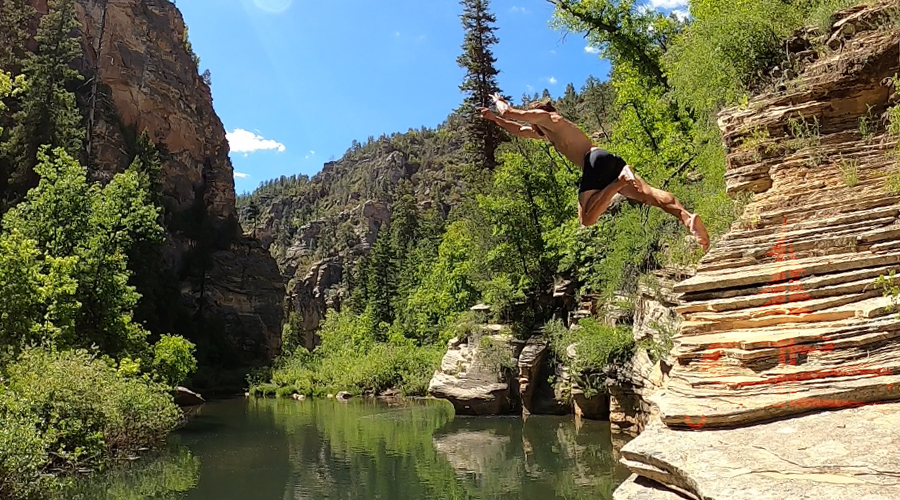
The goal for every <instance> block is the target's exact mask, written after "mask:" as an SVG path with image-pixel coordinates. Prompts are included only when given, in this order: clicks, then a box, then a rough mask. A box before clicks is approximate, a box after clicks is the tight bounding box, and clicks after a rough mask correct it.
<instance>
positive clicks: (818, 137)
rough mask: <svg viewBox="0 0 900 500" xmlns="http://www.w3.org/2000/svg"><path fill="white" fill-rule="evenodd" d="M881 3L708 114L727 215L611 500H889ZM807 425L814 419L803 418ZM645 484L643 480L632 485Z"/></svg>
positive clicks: (888, 191)
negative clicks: (822, 50) (822, 45)
mask: <svg viewBox="0 0 900 500" xmlns="http://www.w3.org/2000/svg"><path fill="white" fill-rule="evenodd" d="M897 7H898V5H897V2H889V3H880V4H877V5H875V6H871V7H865V8H854V9H850V10H848V11H845V12H843V13H840V14H839V15H838V16H837V19H838V21H837V22H836V23H835V25H834V27H833V29H832V32H831V33H829V34H827V35H826V37H825V38H824V40H825V42H826V44H827V45H828V46H829V47H830V48H831V49H833V50H832V51H831V52H828V53H827V54H822V55H821V56H813V57H812V59H813V60H807V61H806V62H805V63H804V64H805V68H804V69H803V72H802V73H801V75H800V76H799V77H798V79H797V80H795V81H793V82H791V84H790V85H788V86H786V87H784V88H782V89H781V90H777V91H773V92H770V93H765V94H763V95H760V96H758V97H756V98H754V99H752V100H751V101H750V102H749V104H748V105H747V106H745V107H741V108H733V109H728V110H725V111H724V112H723V113H722V114H721V115H720V119H719V126H720V128H721V130H722V134H723V138H724V142H725V147H726V152H727V159H728V169H727V173H726V182H727V187H728V192H729V194H732V195H738V194H740V193H746V192H749V193H750V194H751V198H750V201H749V203H748V205H747V206H746V208H745V211H744V214H743V216H742V217H741V219H740V220H739V221H738V222H737V223H736V224H735V225H734V226H733V227H732V228H731V231H730V232H729V233H728V234H727V235H726V236H725V237H723V238H722V240H720V241H719V242H718V243H717V244H716V247H715V248H714V249H713V250H712V251H710V252H709V253H708V254H707V255H706V257H705V258H704V259H703V261H702V263H701V266H700V268H699V269H698V272H697V273H696V274H695V275H694V276H693V277H691V278H689V279H687V280H685V281H682V282H680V283H679V284H677V285H676V286H675V288H674V290H675V292H677V293H679V294H680V297H679V302H680V305H679V306H678V307H677V312H678V313H680V314H681V315H682V317H683V319H684V321H683V322H682V325H681V328H680V331H679V334H678V336H677V337H676V340H675V347H674V350H673V353H672V357H673V359H674V367H673V368H672V370H671V372H670V373H669V377H670V378H669V379H668V382H667V385H666V386H665V388H664V389H663V390H661V391H659V392H657V393H656V394H654V395H653V396H651V397H650V400H651V402H652V403H653V404H654V405H656V406H657V407H658V409H659V419H658V420H657V421H655V422H654V423H652V424H651V425H650V426H649V427H648V429H647V430H646V431H645V432H644V433H643V434H642V435H641V436H640V437H638V438H637V439H636V440H634V441H632V442H631V443H630V444H629V445H628V446H626V447H625V449H623V452H622V453H623V457H624V459H623V462H624V463H625V464H626V465H627V466H628V467H629V468H630V469H631V470H632V472H634V473H635V476H634V477H632V479H631V480H629V481H628V482H626V483H625V484H624V485H623V486H622V487H621V488H620V489H619V490H617V492H616V498H617V499H619V500H625V499H633V500H637V499H664V498H665V499H668V498H697V499H704V500H706V499H729V500H740V499H745V498H746V499H754V500H762V499H768V498H772V499H775V498H779V499H780V498H791V499H795V498H796V499H801V498H809V499H813V498H815V499H830V498H835V499H837V498H866V499H872V500H875V499H888V498H900V480H898V477H900V469H898V467H897V464H898V463H900V461H898V458H900V456H897V452H896V450H897V449H898V447H897V445H898V444H900V418H898V413H897V410H898V409H900V405H897V404H884V405H875V406H872V405H873V404H875V403H883V402H889V401H894V400H898V399H900V340H898V338H900V316H898V314H897V311H896V310H895V309H894V308H893V307H892V306H893V304H892V300H891V299H890V298H886V297H884V291H883V289H882V287H881V286H880V285H879V284H877V283H876V280H877V279H878V278H879V277H882V276H890V275H891V273H892V272H893V271H896V270H898V269H900V242H898V241H897V238H898V236H900V221H898V216H900V196H898V192H897V191H898V189H897V186H894V184H897V182H896V180H894V179H895V178H898V179H900V169H898V163H897V157H896V154H895V153H896V151H897V140H896V138H895V137H891V136H890V135H889V134H887V133H886V132H885V128H884V126H879V127H878V128H877V130H876V132H875V133H874V134H869V133H865V134H864V132H866V131H864V130H861V127H860V126H859V124H860V122H861V120H864V121H866V122H867V123H869V124H878V123H881V124H882V125H883V124H884V121H883V120H882V115H883V114H885V112H886V111H887V110H888V109H889V108H890V107H892V106H894V105H895V104H897V97H896V94H895V92H896V90H897V89H895V88H893V83H892V82H893V80H892V77H893V76H894V75H896V74H898V73H900V31H898V30H897V29H896V28H895V27H894V24H893V23H892V22H891V21H890V19H891V15H892V14H893V13H895V12H896V10H897ZM816 412H825V413H819V414H816ZM648 481H652V482H655V485H653V486H652V487H649V486H648V485H649V483H648Z"/></svg>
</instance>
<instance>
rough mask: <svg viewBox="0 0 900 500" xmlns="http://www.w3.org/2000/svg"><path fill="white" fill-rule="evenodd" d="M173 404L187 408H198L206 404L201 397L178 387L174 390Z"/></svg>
mask: <svg viewBox="0 0 900 500" xmlns="http://www.w3.org/2000/svg"><path fill="white" fill-rule="evenodd" d="M174 399H175V404H176V405H178V406H180V407H182V408H187V407H190V406H199V405H202V404H203V403H205V402H206V400H205V399H203V396H201V395H199V394H197V393H196V392H194V391H192V390H190V389H188V388H187V387H181V386H178V387H176V388H175V394H174Z"/></svg>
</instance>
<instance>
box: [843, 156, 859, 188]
mask: <svg viewBox="0 0 900 500" xmlns="http://www.w3.org/2000/svg"><path fill="white" fill-rule="evenodd" d="M838 168H839V169H840V171H841V178H842V179H843V180H844V185H846V186H847V187H854V186H856V185H857V184H859V161H858V160H853V159H849V160H848V159H846V158H844V157H843V155H842V156H841V158H840V160H839V162H838Z"/></svg>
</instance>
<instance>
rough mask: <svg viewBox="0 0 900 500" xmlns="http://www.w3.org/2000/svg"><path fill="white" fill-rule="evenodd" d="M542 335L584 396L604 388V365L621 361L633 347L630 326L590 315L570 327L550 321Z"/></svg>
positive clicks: (559, 322) (556, 321)
mask: <svg viewBox="0 0 900 500" xmlns="http://www.w3.org/2000/svg"><path fill="white" fill-rule="evenodd" d="M544 335H545V336H547V337H549V339H550V348H551V349H552V350H553V353H554V355H555V356H556V358H557V359H558V360H561V361H562V362H563V363H565V364H566V365H567V366H568V367H569V370H570V373H571V375H572V378H573V380H574V381H575V382H577V383H578V385H579V386H581V388H582V389H583V390H584V391H585V396H586V397H592V395H593V394H596V393H598V392H603V391H605V390H606V385H605V384H606V373H605V370H606V368H607V366H609V365H610V364H613V363H616V362H618V361H620V360H624V359H625V357H627V356H628V355H630V354H631V353H632V352H633V350H634V339H633V337H632V334H631V331H630V329H628V328H624V327H618V328H614V327H608V326H605V325H602V324H601V323H599V322H598V321H597V320H595V319H592V318H584V319H582V320H580V321H579V322H578V326H577V327H574V328H572V329H571V330H570V329H567V328H566V327H565V326H564V325H563V324H562V322H561V321H559V320H552V321H550V322H548V323H547V324H546V325H544ZM572 345H575V357H574V358H570V357H569V355H568V349H569V346H572Z"/></svg>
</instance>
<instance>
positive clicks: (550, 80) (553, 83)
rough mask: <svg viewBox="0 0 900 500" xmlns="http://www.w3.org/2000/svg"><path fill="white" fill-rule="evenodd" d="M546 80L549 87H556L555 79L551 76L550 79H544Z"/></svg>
mask: <svg viewBox="0 0 900 500" xmlns="http://www.w3.org/2000/svg"><path fill="white" fill-rule="evenodd" d="M546 80H547V83H549V84H550V85H556V78H554V77H552V76H551V77H550V78H546Z"/></svg>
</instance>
